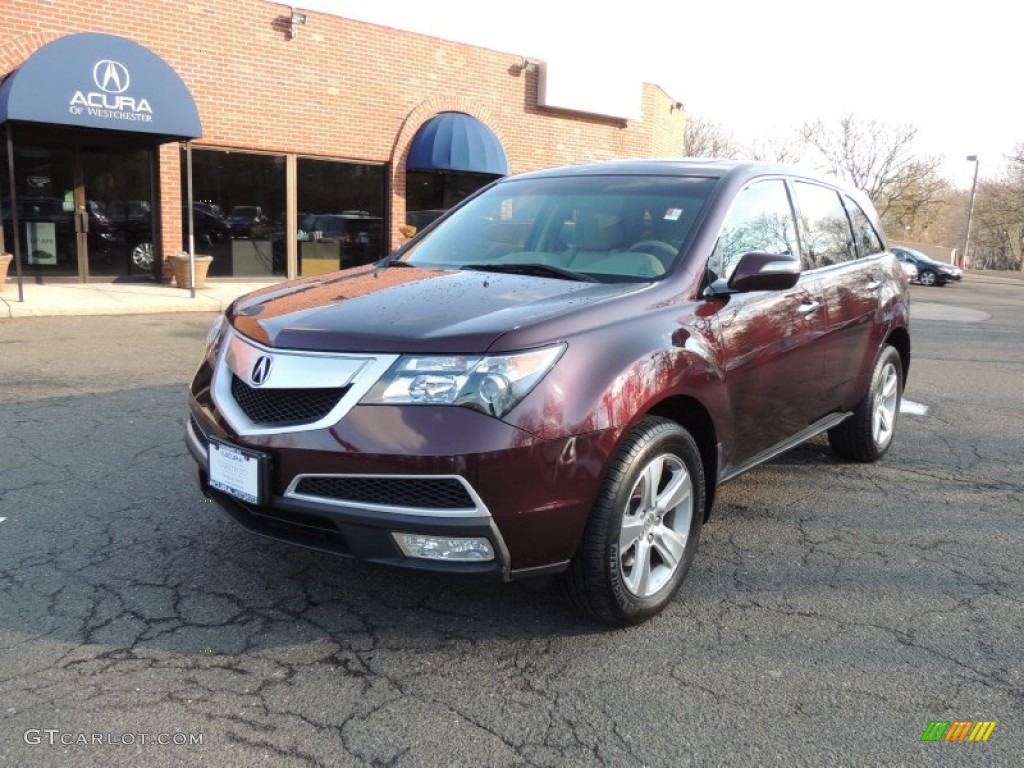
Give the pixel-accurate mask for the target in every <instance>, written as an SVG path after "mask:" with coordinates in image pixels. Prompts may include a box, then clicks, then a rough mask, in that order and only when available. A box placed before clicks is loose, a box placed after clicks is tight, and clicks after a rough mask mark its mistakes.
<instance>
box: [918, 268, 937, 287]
mask: <svg viewBox="0 0 1024 768" xmlns="http://www.w3.org/2000/svg"><path fill="white" fill-rule="evenodd" d="M935 281H936V275H935V273H934V272H932V271H931V270H930V269H924V270H921V271H920V272H919V273H918V275H917V282H919V283H920V284H921V285H935Z"/></svg>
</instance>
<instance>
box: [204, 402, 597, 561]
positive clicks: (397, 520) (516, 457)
mask: <svg viewBox="0 0 1024 768" xmlns="http://www.w3.org/2000/svg"><path fill="white" fill-rule="evenodd" d="M204 394H205V393H203V392H200V393H199V397H198V398H196V397H195V396H194V395H193V396H191V397H190V398H189V399H190V408H191V418H190V419H189V422H188V424H187V425H186V442H187V444H188V448H189V451H190V453H191V454H192V456H193V458H194V459H195V461H196V463H197V465H198V466H197V470H198V480H199V485H200V487H201V489H202V491H203V493H204V494H206V495H207V496H208V497H209V498H211V499H213V500H214V501H215V502H216V503H217V504H218V506H220V507H221V508H222V509H223V510H224V511H225V512H226V513H227V514H229V515H230V516H231V517H232V518H233V519H234V520H235V521H236V522H238V523H239V524H241V525H242V526H243V527H245V528H246V529H247V530H249V531H250V532H252V533H255V534H259V535H261V536H266V537H268V538H272V539H275V540H278V541H283V542H286V543H289V544H293V545H296V546H301V547H306V548H310V549H315V550H319V551H323V552H329V553H332V554H336V555H341V556H346V557H354V558H357V559H360V560H365V561H368V562H372V563H377V564H381V565H388V566H397V567H402V568H410V569H416V570H422V571H436V572H445V573H451V574H459V575H463V576H471V577H484V578H492V579H498V580H503V581H508V580H513V579H519V578H528V577H532V576H540V575H545V574H550V573H557V572H559V571H561V570H564V569H565V567H566V566H567V565H568V562H569V560H570V559H571V557H572V554H573V553H574V551H575V549H576V545H577V544H578V542H579V539H580V537H581V536H582V532H583V527H584V525H585V523H586V518H587V516H588V514H589V510H590V507H591V505H592V504H593V497H594V494H595V493H596V489H597V487H598V485H599V483H600V475H601V471H602V469H603V467H604V464H605V460H606V458H607V455H609V454H610V452H611V450H612V449H613V448H614V443H615V440H616V439H617V432H598V433H594V434H592V435H588V436H581V437H575V438H568V439H565V440H557V441H538V440H536V439H535V438H533V437H532V436H530V435H528V434H526V433H524V432H522V431H521V430H518V429H516V428H514V427H511V426H509V425H508V424H505V423H504V422H501V421H498V420H496V419H492V418H490V417H487V416H484V415H483V414H479V413H476V412H475V411H469V410H467V409H464V408H453V407H422V406H419V407H417V406H413V407H405V408H403V407H395V406H356V407H355V408H353V409H352V412H350V413H349V414H348V415H347V416H346V418H344V419H343V420H342V421H341V422H340V423H338V424H335V425H333V426H332V427H330V428H325V429H318V430H305V431H299V432H284V433H279V434H272V435H260V436H253V435H246V436H242V435H239V434H237V433H235V432H233V430H232V429H231V427H230V426H229V425H228V424H227V423H226V422H225V421H224V420H223V418H222V417H221V416H220V414H219V413H218V412H217V410H216V408H215V406H214V405H213V403H212V401H210V400H209V398H208V397H204ZM399 428H401V430H400V429H399ZM402 430H404V433H403V432H402ZM211 437H212V438H217V439H221V440H225V441H227V442H229V443H233V444H236V445H240V446H244V447H248V448H252V449H255V450H259V451H262V452H264V453H266V454H268V455H269V456H270V457H271V473H270V474H271V477H270V482H269V485H270V491H269V493H268V496H267V499H266V503H265V504H263V505H262V506H257V505H253V504H248V503H244V502H242V501H239V500H237V499H235V498H233V497H231V496H229V495H227V494H225V493H222V492H220V491H217V490H215V489H213V488H211V487H210V486H209V483H208V476H207V467H208V448H207V445H208V442H209V439H210V438H211ZM581 459H582V461H581ZM310 478H316V479H320V478H341V479H342V480H345V479H349V478H358V479H370V478H379V479H381V480H383V481H384V482H385V483H388V484H389V485H397V484H400V483H402V482H406V481H409V480H410V479H411V480H416V479H419V480H422V481H423V482H424V483H435V484H436V483H437V482H440V481H446V482H448V483H450V484H451V483H456V482H461V483H462V484H463V485H464V486H465V488H466V493H465V499H466V501H465V502H458V503H454V502H453V503H452V504H447V505H445V504H441V505H440V506H439V505H438V504H437V503H434V502H431V503H429V504H425V505H418V502H413V503H396V500H395V499H383V500H381V499H373V500H371V501H368V500H366V499H365V498H363V499H345V498H330V497H325V496H319V497H318V496H317V495H316V494H311V493H308V492H305V493H304V492H302V490H303V481H305V480H308V479H310ZM395 479H398V481H399V482H398V483H396V482H394V480H395ZM406 484H408V483H406ZM382 501H383V503H381V502H382ZM446 507H447V508H446ZM396 532H400V533H411V534H424V535H429V536H441V537H458V538H483V539H486V540H487V542H488V543H489V544H490V547H491V549H492V551H493V553H494V559H493V560H490V561H486V562H482V561H470V562H463V561H449V560H433V559H421V558H414V557H407V556H405V554H403V552H402V551H401V549H400V548H399V546H398V544H397V543H396V542H395V540H394V537H393V535H392V534H393V533H396Z"/></svg>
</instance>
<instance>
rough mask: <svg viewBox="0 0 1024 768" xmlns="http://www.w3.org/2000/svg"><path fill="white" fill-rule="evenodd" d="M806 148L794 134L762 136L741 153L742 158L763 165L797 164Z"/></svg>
mask: <svg viewBox="0 0 1024 768" xmlns="http://www.w3.org/2000/svg"><path fill="white" fill-rule="evenodd" d="M806 151H807V150H806V147H805V145H804V143H803V141H802V140H801V137H800V136H798V135H794V134H789V135H778V134H777V135H773V136H762V137H760V138H757V139H754V140H753V141H752V142H751V143H750V144H748V145H747V146H746V147H745V148H744V149H743V151H742V153H741V154H742V156H743V157H746V158H749V159H750V160H755V161H757V162H764V163H784V164H790V165H792V164H794V163H799V162H800V161H801V160H802V159H803V157H804V154H806Z"/></svg>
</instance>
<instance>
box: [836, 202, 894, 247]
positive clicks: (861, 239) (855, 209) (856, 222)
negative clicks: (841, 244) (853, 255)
mask: <svg viewBox="0 0 1024 768" xmlns="http://www.w3.org/2000/svg"><path fill="white" fill-rule="evenodd" d="M843 202H844V203H846V212H847V213H848V214H850V223H851V224H852V225H853V239H854V242H855V243H856V244H857V255H858V256H859V257H860V258H864V257H865V256H874V255H875V254H876V253H881V252H882V251H884V250H885V249H884V248H883V247H882V239H881V238H880V237H879V236H878V233H877V232H875V228H874V227H873V226H871V219H869V218H868V216H867V214H866V213H864V209H863V208H861V207H860V206H859V205H857V201H856V200H853V199H852V198H851V197H849V196H848V195H843Z"/></svg>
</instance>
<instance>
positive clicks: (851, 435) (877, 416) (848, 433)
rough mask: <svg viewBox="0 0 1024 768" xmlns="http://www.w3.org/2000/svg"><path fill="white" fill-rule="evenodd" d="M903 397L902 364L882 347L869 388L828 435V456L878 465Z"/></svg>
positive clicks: (892, 351) (893, 350)
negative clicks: (829, 451)
mask: <svg viewBox="0 0 1024 768" xmlns="http://www.w3.org/2000/svg"><path fill="white" fill-rule="evenodd" d="M902 397H903V361H902V359H901V358H900V355H899V352H897V351H896V348H895V347H893V346H891V345H889V344H886V345H885V346H884V347H882V351H881V353H880V354H879V355H878V360H877V361H875V367H874V369H873V370H872V373H871V384H870V385H869V386H868V391H867V392H866V393H865V394H864V397H863V398H861V401H860V402H859V403H858V404H857V407H856V408H854V409H853V416H851V417H850V418H848V419H847V420H846V421H844V422H843V423H842V424H840V425H839V426H838V427H833V428H832V429H830V430H829V431H828V442H829V445H831V446H832V452H833V453H834V454H836V456H839V457H840V458H843V459H848V460H850V461H860V462H872V461H878V460H879V459H880V458H882V456H884V455H885V452H886V451H888V450H889V446H890V445H892V438H893V435H895V433H896V420H897V417H898V416H899V412H900V400H901V399H902Z"/></svg>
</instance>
